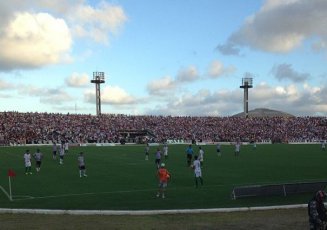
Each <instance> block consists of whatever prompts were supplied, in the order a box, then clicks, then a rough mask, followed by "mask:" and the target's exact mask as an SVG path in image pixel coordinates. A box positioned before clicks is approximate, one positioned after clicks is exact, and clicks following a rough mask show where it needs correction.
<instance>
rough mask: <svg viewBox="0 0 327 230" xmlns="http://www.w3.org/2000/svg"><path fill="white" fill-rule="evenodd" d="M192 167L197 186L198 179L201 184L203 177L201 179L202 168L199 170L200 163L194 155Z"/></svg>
mask: <svg viewBox="0 0 327 230" xmlns="http://www.w3.org/2000/svg"><path fill="white" fill-rule="evenodd" d="M192 168H193V170H194V176H195V187H196V188H197V187H198V180H200V183H201V185H203V179H202V170H201V163H200V161H199V159H198V156H194V161H193V164H192Z"/></svg>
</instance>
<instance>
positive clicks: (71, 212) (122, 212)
mask: <svg viewBox="0 0 327 230" xmlns="http://www.w3.org/2000/svg"><path fill="white" fill-rule="evenodd" d="M307 206H308V205H307V204H295V205H282V206H281V205H280V206H263V207H241V208H212V209H173V210H135V211H130V210H58V209H57V210H50V209H9V208H1V209H0V214H46V215H111V216H114V215H115V216H117V215H133V216H137V215H142V216H144V215H164V214H196V213H222V212H225V213H226V212H247V211H264V210H280V209H295V208H307Z"/></svg>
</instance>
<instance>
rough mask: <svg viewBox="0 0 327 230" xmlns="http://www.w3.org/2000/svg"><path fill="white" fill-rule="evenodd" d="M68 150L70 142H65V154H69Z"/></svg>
mask: <svg viewBox="0 0 327 230" xmlns="http://www.w3.org/2000/svg"><path fill="white" fill-rule="evenodd" d="M68 150H69V144H68V142H65V154H68Z"/></svg>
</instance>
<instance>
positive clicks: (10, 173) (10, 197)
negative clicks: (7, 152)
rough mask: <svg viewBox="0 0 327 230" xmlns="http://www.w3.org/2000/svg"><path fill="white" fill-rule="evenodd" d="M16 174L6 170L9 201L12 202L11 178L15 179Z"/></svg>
mask: <svg viewBox="0 0 327 230" xmlns="http://www.w3.org/2000/svg"><path fill="white" fill-rule="evenodd" d="M15 176H16V173H15V171H14V170H12V169H8V179H9V200H10V201H12V192H11V180H10V178H11V177H15Z"/></svg>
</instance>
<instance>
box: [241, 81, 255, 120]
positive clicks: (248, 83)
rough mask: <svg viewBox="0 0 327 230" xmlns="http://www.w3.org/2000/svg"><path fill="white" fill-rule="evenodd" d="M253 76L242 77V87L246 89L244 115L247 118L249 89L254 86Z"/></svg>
mask: <svg viewBox="0 0 327 230" xmlns="http://www.w3.org/2000/svg"><path fill="white" fill-rule="evenodd" d="M252 81H253V78H252V77H244V78H242V85H241V86H240V88H242V89H244V116H245V117H246V118H247V117H248V116H249V114H248V113H249V91H248V90H249V89H250V88H252V87H253V85H252Z"/></svg>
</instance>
